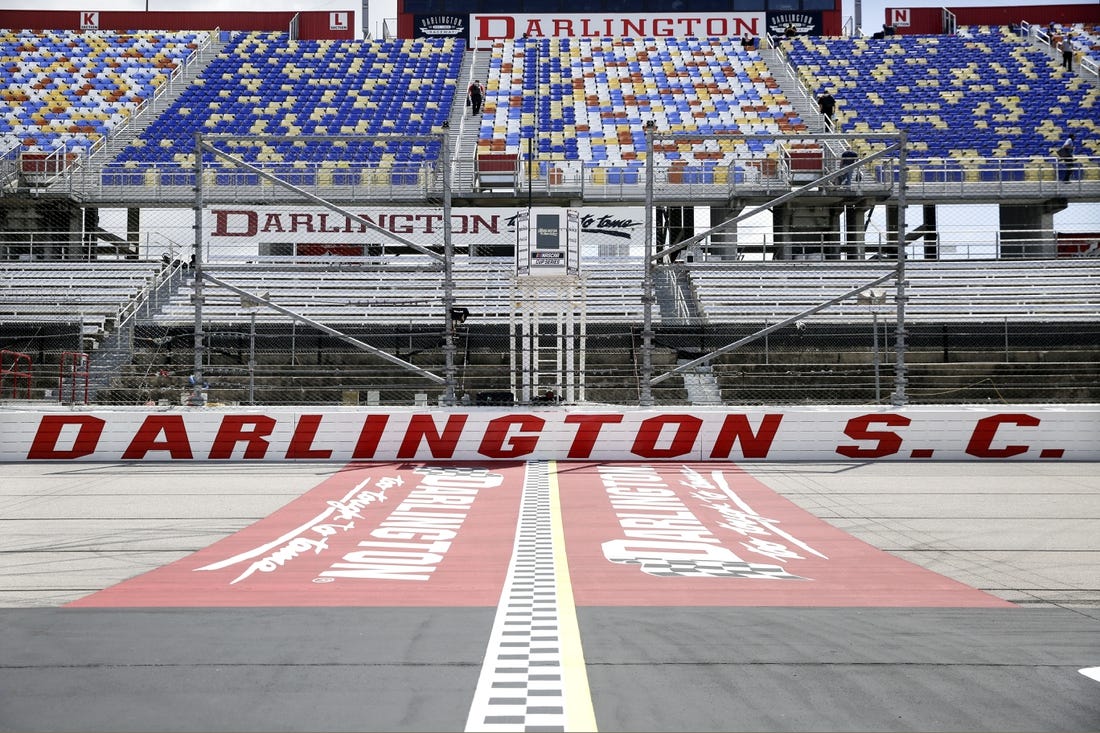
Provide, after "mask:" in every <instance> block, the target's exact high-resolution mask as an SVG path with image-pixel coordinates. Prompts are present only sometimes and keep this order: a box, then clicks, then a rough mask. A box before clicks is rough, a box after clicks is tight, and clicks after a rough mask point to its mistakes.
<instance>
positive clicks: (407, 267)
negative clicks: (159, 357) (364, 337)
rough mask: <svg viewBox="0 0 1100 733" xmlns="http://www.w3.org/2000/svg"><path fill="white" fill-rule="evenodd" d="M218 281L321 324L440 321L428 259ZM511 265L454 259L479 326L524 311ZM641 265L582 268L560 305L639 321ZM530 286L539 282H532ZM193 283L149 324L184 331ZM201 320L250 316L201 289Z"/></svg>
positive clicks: (264, 268) (438, 284)
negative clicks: (574, 287)
mask: <svg viewBox="0 0 1100 733" xmlns="http://www.w3.org/2000/svg"><path fill="white" fill-rule="evenodd" d="M215 272H216V277H217V278H218V279H219V280H221V281H223V282H225V283H227V284H229V285H232V286H234V287H236V288H240V289H241V290H245V291H247V292H250V293H253V294H255V295H258V296H261V297H265V298H267V299H269V300H270V301H271V302H273V303H275V304H277V305H279V306H281V307H283V308H286V309H288V310H291V311H293V312H295V313H298V314H300V315H302V316H305V317H306V318H310V319H312V320H316V321H319V322H322V323H360V322H369V323H376V324H408V323H423V322H428V323H430V322H437V323H440V322H442V320H443V317H444V313H443V293H444V289H443V273H442V270H440V269H438V267H437V266H435V265H433V263H432V262H431V261H429V260H428V259H427V258H424V257H419V256H416V255H402V256H401V257H400V258H396V259H394V260H392V261H389V262H387V263H385V264H382V263H379V264H377V265H374V266H370V267H362V268H360V267H355V266H346V267H340V266H335V265H332V264H328V265H325V264H323V263H319V262H314V263H312V264H310V263H309V262H307V261H298V262H297V263H295V264H290V263H287V264H285V265H282V266H280V265H279V264H276V263H273V262H268V263H265V264H263V265H261V266H256V265H232V266H219V267H217V268H216V270H215ZM514 272H515V264H514V261H513V260H512V259H511V258H491V257H470V258H465V257H462V258H458V259H456V260H455V263H454V268H453V280H454V286H455V288H454V300H455V304H456V305H460V306H463V307H466V308H468V309H469V311H470V314H471V317H472V318H476V319H477V320H478V321H480V322H484V323H501V322H507V321H508V320H509V319H510V318H512V317H513V316H514V314H515V313H516V312H517V311H519V310H520V309H521V307H522V306H523V305H524V303H523V298H524V297H525V296H524V291H523V289H522V288H519V287H517V285H518V283H517V281H516V280H515V279H514V277H513V275H514ZM641 279H642V263H641V260H639V259H632V260H625V259H622V260H614V261H610V260H609V261H600V262H592V263H586V264H585V268H584V275H583V276H582V277H581V278H580V279H579V281H578V284H577V289H576V290H575V291H570V292H569V293H566V291H565V290H564V289H563V290H562V293H563V295H562V297H563V299H565V300H568V301H569V302H570V303H573V302H574V301H575V300H576V299H577V298H578V297H579V298H580V300H579V301H577V303H576V304H575V305H572V306H566V307H576V308H577V310H578V312H580V311H583V312H584V313H585V314H587V317H589V318H594V319H599V320H602V321H609V322H621V321H630V322H637V321H640V320H641V318H642V305H641V299H640V298H639V296H638V287H639V283H640V282H641ZM533 282H539V279H538V278H533ZM193 292H194V287H193V280H191V281H189V282H188V283H187V284H186V285H185V286H184V287H183V288H181V289H180V290H179V292H178V293H177V294H176V295H175V296H174V297H173V298H172V299H171V301H169V302H168V303H166V304H164V306H163V307H162V308H161V309H160V311H159V312H158V313H157V315H156V316H155V320H156V321H157V322H158V323H160V324H162V325H180V324H183V323H190V322H191V321H192V320H193V318H194V308H193V306H192V305H191V296H192V294H193ZM552 293H553V287H552V286H549V285H547V287H546V288H545V291H544V292H542V293H541V294H540V297H539V301H540V302H541V303H543V304H545V305H546V306H547V308H548V309H553V308H557V307H560V305H561V304H559V303H556V302H552V301H553V295H552ZM203 295H204V303H203V317H204V318H207V319H210V320H211V321H221V322H243V321H247V320H249V318H251V317H252V313H253V309H252V308H251V307H250V306H249V304H248V302H247V301H245V302H242V298H241V296H240V295H239V294H237V293H236V292H234V291H231V290H228V289H226V288H219V287H217V286H216V285H212V284H211V285H206V286H205V287H204V289H203ZM255 317H256V320H257V322H261V323H262V322H265V321H285V320H286V318H287V317H286V316H285V315H283V314H280V313H278V312H277V311H274V310H272V309H270V308H264V307H260V308H256V309H255Z"/></svg>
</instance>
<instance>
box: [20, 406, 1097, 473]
mask: <svg viewBox="0 0 1100 733" xmlns="http://www.w3.org/2000/svg"><path fill="white" fill-rule="evenodd" d="M1097 436H1100V406H1096V405H1087V406H1081V407H1076V406H1062V407H1057V408H1044V407H1035V406H1019V405H1017V406H1001V407H998V408H996V409H993V408H964V407H956V408H938V407H914V408H906V409H900V410H893V409H879V410H876V409H859V408H846V407H845V408H840V407H836V408H825V407H821V408H790V409H774V410H767V409H763V410H759V409H757V410H751V411H745V412H734V411H729V410H690V409H685V410H659V411H657V410H615V409H608V410H596V409H584V410H575V411H574V410H568V409H545V410H544V409H526V410H525V409H522V408H513V409H510V410H504V409H495V408H474V409H470V408H464V409H452V410H445V409H432V410H418V409H409V408H406V409H391V410H384V409H374V410H362V409H356V410H344V411H341V410H301V409H289V408H271V409H263V408H248V409H239V408H232V409H226V410H215V409H209V408H197V409H190V408H179V409H175V410H172V411H163V412H154V411H149V410H133V411H127V410H112V411H88V412H79V411H56V412H4V413H0V461H2V462H19V461H28V460H30V461H119V460H121V461H206V460H212V461H330V460H332V461H342V462H346V461H356V460H364V461H366V460H370V461H377V460H419V461H432V460H463V461H465V460H477V461H485V460H490V461H493V460H501V461H514V460H551V459H553V460H559V461H570V460H581V461H583V460H602V461H613V460H634V459H643V460H650V461H678V460H695V461H844V460H851V461H869V460H952V461H958V460H1025V461H1026V460H1078V461H1095V460H1100V447H1098V441H1097Z"/></svg>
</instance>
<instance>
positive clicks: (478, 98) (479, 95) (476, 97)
mask: <svg viewBox="0 0 1100 733" xmlns="http://www.w3.org/2000/svg"><path fill="white" fill-rule="evenodd" d="M484 101H485V87H483V86H481V82H480V81H479V80H477V79H474V83H473V84H471V85H470V88H469V89H467V90H466V106H467V107H469V108H470V114H473V115H479V114H481V104H482V102H484Z"/></svg>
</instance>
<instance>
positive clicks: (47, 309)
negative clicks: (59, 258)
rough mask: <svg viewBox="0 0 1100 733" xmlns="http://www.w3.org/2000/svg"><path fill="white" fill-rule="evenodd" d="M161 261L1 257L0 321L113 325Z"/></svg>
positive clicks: (89, 331)
mask: <svg viewBox="0 0 1100 733" xmlns="http://www.w3.org/2000/svg"><path fill="white" fill-rule="evenodd" d="M160 269H161V263H151V262H144V261H127V260H101V261H91V262H72V261H68V262H44V261H40V262H0V321H6V322H8V323H15V322H22V321H26V322H29V323H38V322H62V321H80V322H82V323H83V324H84V331H85V334H86V335H89V336H99V335H102V334H103V333H104V332H105V331H108V330H111V329H114V328H116V327H117V326H118V324H119V317H120V314H122V313H123V312H124V311H125V310H126V309H127V307H128V306H131V305H132V304H133V303H134V302H135V301H136V300H137V299H139V298H141V297H142V296H143V294H144V293H146V292H148V289H149V287H150V286H151V285H152V284H153V281H154V278H155V277H156V274H157V272H158V271H159V270H160Z"/></svg>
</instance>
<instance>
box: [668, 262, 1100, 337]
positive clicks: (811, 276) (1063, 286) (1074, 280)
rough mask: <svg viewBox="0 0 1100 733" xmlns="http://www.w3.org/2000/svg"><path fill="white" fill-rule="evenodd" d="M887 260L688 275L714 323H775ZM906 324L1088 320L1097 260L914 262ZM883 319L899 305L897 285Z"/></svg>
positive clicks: (847, 305)
mask: <svg viewBox="0 0 1100 733" xmlns="http://www.w3.org/2000/svg"><path fill="white" fill-rule="evenodd" d="M890 270H891V268H890V267H889V266H886V265H884V264H883V263H871V262H864V263H850V264H849V263H845V264H843V265H841V264H839V263H838V264H837V265H835V266H830V267H821V266H820V265H817V266H815V265H806V264H802V265H800V264H797V263H779V262H774V263H744V262H743V263H739V264H738V265H737V266H736V267H730V266H729V265H724V264H723V265H705V264H704V265H696V266H695V267H693V268H692V269H691V270H690V276H691V282H692V287H693V289H694V292H695V295H696V297H697V298H698V300H699V304H700V309H701V311H702V313H703V315H704V317H705V319H706V320H707V321H709V322H713V323H762V322H765V321H767V322H770V323H776V322H778V321H780V320H783V319H786V318H789V317H791V316H794V315H797V314H798V313H799V312H801V311H803V310H806V309H808V308H811V307H813V306H816V305H819V304H821V303H823V302H825V301H826V300H829V299H831V298H835V297H837V296H839V295H841V294H843V293H845V292H847V291H849V290H852V289H854V288H856V287H858V286H859V285H862V284H865V283H867V282H869V281H871V280H873V279H875V278H876V277H879V276H881V275H885V274H887V273H889V272H890ZM906 277H907V281H908V286H907V295H908V297H909V300H908V302H907V304H906V309H905V312H906V319H907V320H909V321H912V322H914V323H939V322H945V321H967V322H981V321H1000V320H1003V319H1006V318H1010V319H1012V320H1013V321H1042V322H1058V321H1073V320H1086V321H1087V320H1091V319H1092V318H1094V317H1095V315H1096V313H1097V312H1098V310H1100V261H1094V260H1086V259H1065V260H1056V261H1051V260H1045V261H1028V262H1012V261H1006V260H1002V261H985V262H911V263H909V264H908V265H907V266H906ZM878 289H879V290H881V291H882V293H883V294H884V295H885V296H886V302H887V304H885V305H880V306H877V307H878V309H879V312H880V314H889V313H891V312H892V310H891V309H893V308H896V304H895V300H894V285H893V282H892V281H891V282H888V283H887V284H886V285H882V286H879V287H878ZM870 312H871V311H870V306H869V305H867V304H865V303H861V302H859V301H858V300H857V299H856V298H854V297H853V298H849V299H847V300H845V301H843V302H841V303H839V304H838V305H836V306H833V307H831V308H829V309H827V310H825V311H822V312H820V313H817V314H814V315H813V316H811V317H810V318H809V320H811V321H812V322H819V321H821V322H838V321H839V322H859V321H865V320H867V318H868V317H869V316H870Z"/></svg>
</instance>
